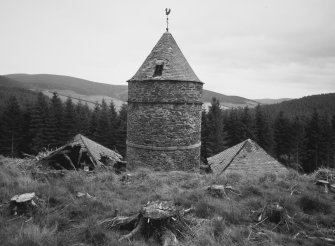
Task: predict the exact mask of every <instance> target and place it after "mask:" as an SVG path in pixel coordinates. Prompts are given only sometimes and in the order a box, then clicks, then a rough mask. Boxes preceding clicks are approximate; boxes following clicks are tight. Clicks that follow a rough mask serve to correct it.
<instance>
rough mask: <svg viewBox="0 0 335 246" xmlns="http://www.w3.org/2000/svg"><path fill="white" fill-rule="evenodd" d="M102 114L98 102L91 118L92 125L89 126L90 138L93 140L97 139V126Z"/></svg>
mask: <svg viewBox="0 0 335 246" xmlns="http://www.w3.org/2000/svg"><path fill="white" fill-rule="evenodd" d="M99 115H100V105H99V104H98V103H96V104H95V107H94V109H93V112H92V114H91V118H90V126H89V138H91V139H93V140H95V141H96V140H97V139H98V136H97V128H98V121H99Z"/></svg>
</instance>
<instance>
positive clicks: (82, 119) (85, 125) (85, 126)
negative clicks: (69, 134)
mask: <svg viewBox="0 0 335 246" xmlns="http://www.w3.org/2000/svg"><path fill="white" fill-rule="evenodd" d="M75 111H76V117H75V118H76V131H77V132H78V133H81V134H83V135H85V136H89V127H90V118H91V110H90V108H89V107H88V105H87V104H84V105H83V104H82V103H81V101H79V102H78V103H77V105H76V107H75Z"/></svg>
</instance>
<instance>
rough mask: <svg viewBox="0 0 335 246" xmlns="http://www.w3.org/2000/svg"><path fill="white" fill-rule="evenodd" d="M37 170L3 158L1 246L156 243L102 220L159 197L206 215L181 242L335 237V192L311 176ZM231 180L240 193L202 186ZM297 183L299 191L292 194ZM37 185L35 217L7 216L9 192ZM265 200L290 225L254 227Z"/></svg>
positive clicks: (232, 242)
mask: <svg viewBox="0 0 335 246" xmlns="http://www.w3.org/2000/svg"><path fill="white" fill-rule="evenodd" d="M33 169H36V168H35V167H34V163H32V162H31V161H27V160H11V159H6V158H0V238H1V239H2V241H1V243H2V245H147V244H148V245H156V244H155V243H154V242H152V241H149V242H145V241H143V239H140V238H139V239H135V240H134V241H132V242H127V243H119V242H118V241H117V239H118V238H119V237H120V235H121V234H120V233H119V232H113V231H108V230H106V229H104V228H101V227H99V226H98V225H97V223H98V221H100V220H102V219H105V218H108V217H111V216H112V214H113V213H114V210H115V209H118V210H119V213H120V214H121V215H129V214H133V213H135V212H137V211H138V210H139V209H140V208H141V206H143V205H144V204H145V203H147V201H148V200H151V201H152V200H156V199H172V200H174V201H176V202H178V203H179V204H182V205H184V206H185V207H189V206H191V205H194V206H195V212H194V214H193V215H192V217H193V218H202V219H204V220H203V223H202V224H201V225H200V226H195V227H194V228H193V230H194V231H195V232H196V234H197V236H196V237H195V238H192V239H191V238H190V239H189V240H187V241H185V242H182V243H181V245H223V244H224V245H260V244H262V245H327V243H326V242H325V241H322V240H321V239H315V240H310V239H304V238H299V237H298V239H293V236H294V235H295V234H296V233H298V232H301V231H304V232H306V234H308V235H309V236H316V237H333V233H334V227H335V211H334V210H335V206H334V205H335V196H334V193H330V194H324V193H323V189H321V188H319V187H317V186H315V185H314V184H313V177H312V176H299V175H297V174H296V173H290V174H287V175H282V176H279V177H276V176H274V175H264V176H262V177H260V178H256V179H251V178H250V177H242V176H240V175H237V174H232V175H229V176H227V177H220V178H214V177H213V176H209V175H205V176H202V175H200V174H195V173H185V172H169V173H163V172H151V171H149V170H144V169H142V170H138V171H136V172H134V175H133V176H132V178H131V179H130V181H129V183H127V184H122V183H121V182H120V181H119V177H118V176H116V175H114V174H113V173H110V172H99V173H96V174H94V175H90V176H87V175H86V174H84V173H80V172H79V173H76V172H68V173H67V174H66V175H65V177H63V178H57V179H49V181H45V182H42V181H38V180H35V179H33V178H32V176H31V174H30V173H31V170H33ZM226 182H228V183H229V184H231V185H232V186H233V187H234V188H236V189H238V190H240V191H241V194H242V195H241V196H235V195H230V199H227V198H213V197H211V196H209V195H208V194H206V192H205V190H204V187H205V186H206V185H211V184H225V183H226ZM292 187H295V189H296V190H297V191H298V192H299V193H298V194H293V195H291V190H290V188H292ZM33 191H34V192H36V194H37V196H38V197H39V198H40V199H41V203H40V204H42V205H40V209H39V211H38V212H37V214H35V216H34V217H33V218H32V219H29V217H19V218H17V217H13V216H12V215H9V214H8V207H7V205H3V204H4V203H5V202H7V201H8V200H9V199H10V197H12V196H13V195H15V194H20V193H23V192H33ZM78 191H81V192H88V193H89V194H90V195H92V196H94V197H95V199H89V198H77V197H76V193H77V192H78ZM268 202H279V203H280V204H281V205H282V206H284V207H285V209H286V210H287V213H288V215H289V216H290V218H291V220H290V223H288V224H283V225H279V226H277V227H276V225H275V224H273V223H270V222H264V223H260V224H258V225H256V223H257V222H255V214H253V212H252V211H257V210H261V209H262V207H263V206H264V205H265V204H266V203H268ZM256 217H257V216H256ZM331 230H332V231H331ZM329 245H330V244H329Z"/></svg>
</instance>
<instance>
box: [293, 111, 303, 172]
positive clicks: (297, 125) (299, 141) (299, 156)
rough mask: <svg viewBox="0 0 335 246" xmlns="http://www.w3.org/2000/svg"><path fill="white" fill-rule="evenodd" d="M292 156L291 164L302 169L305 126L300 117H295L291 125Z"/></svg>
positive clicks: (296, 168)
mask: <svg viewBox="0 0 335 246" xmlns="http://www.w3.org/2000/svg"><path fill="white" fill-rule="evenodd" d="M291 129H292V131H291V133H292V136H291V139H292V141H291V158H292V161H291V163H290V166H291V167H293V168H294V169H295V170H297V171H298V170H300V171H301V170H302V167H303V163H302V161H303V160H304V154H305V152H304V150H305V134H306V133H305V126H304V124H303V121H302V120H301V119H300V118H299V117H295V118H294V121H293V123H292V127H291Z"/></svg>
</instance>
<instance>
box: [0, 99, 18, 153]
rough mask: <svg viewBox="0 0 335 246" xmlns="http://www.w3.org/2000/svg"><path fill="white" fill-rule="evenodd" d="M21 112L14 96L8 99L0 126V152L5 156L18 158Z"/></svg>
mask: <svg viewBox="0 0 335 246" xmlns="http://www.w3.org/2000/svg"><path fill="white" fill-rule="evenodd" d="M21 123H22V117H21V110H20V106H19V104H18V101H17V99H16V97H15V96H12V97H10V98H9V99H8V102H7V103H6V106H5V109H4V112H3V116H2V118H1V122H0V124H1V125H2V127H1V128H2V133H1V138H0V139H1V140H0V148H1V149H0V152H1V153H3V154H4V155H7V156H12V157H17V156H19V154H21V153H20V150H19V146H20V143H21V140H22V136H21V133H22V132H21V128H22V124H21Z"/></svg>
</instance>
